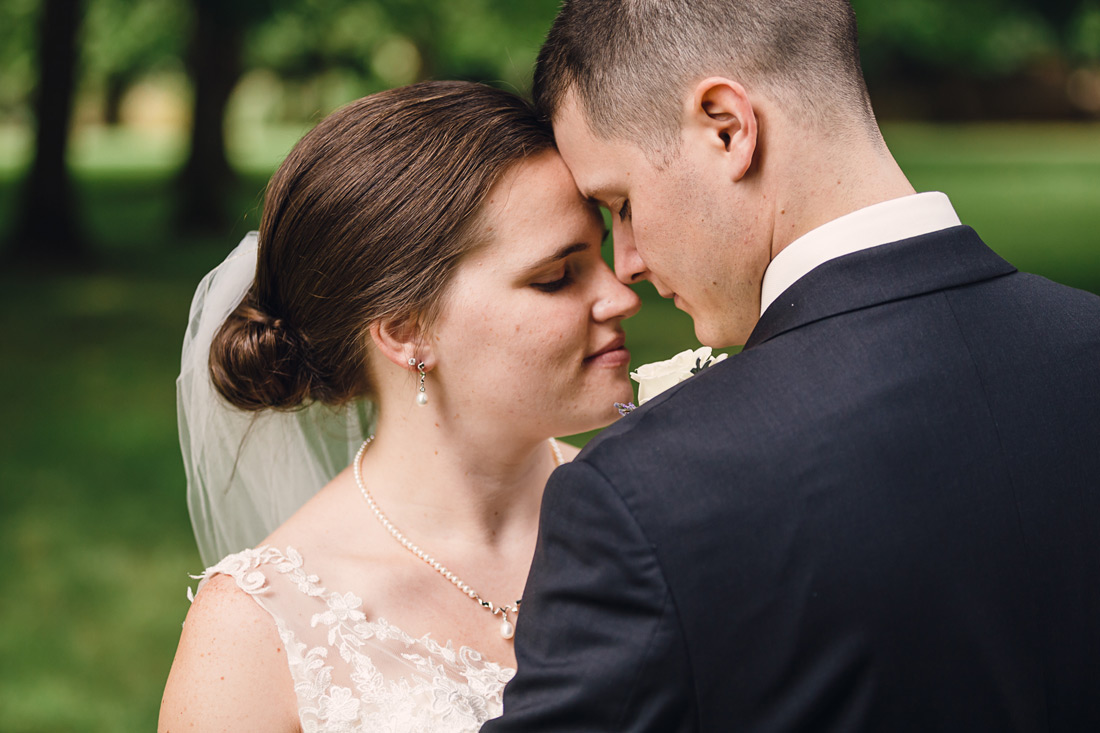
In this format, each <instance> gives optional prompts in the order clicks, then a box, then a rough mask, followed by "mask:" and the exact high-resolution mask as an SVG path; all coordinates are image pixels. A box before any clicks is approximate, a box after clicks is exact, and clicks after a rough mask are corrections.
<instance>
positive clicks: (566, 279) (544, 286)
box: [531, 267, 573, 293]
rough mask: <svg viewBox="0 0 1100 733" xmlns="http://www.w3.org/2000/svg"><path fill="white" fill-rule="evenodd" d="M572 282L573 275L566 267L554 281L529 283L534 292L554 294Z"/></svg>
mask: <svg viewBox="0 0 1100 733" xmlns="http://www.w3.org/2000/svg"><path fill="white" fill-rule="evenodd" d="M572 282H573V273H572V271H571V270H570V269H569V268H568V267H567V268H565V270H564V272H563V274H562V276H561V277H559V278H557V279H556V280H550V281H548V282H537V283H531V287H533V288H534V289H535V290H540V291H542V292H544V293H555V292H557V291H559V290H561V289H563V288H564V287H565V286H567V285H569V284H570V283H572Z"/></svg>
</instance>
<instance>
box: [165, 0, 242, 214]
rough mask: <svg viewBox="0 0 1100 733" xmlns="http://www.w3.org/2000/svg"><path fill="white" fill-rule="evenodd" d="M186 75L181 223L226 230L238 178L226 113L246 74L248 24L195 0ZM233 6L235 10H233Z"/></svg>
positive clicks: (206, 0)
mask: <svg viewBox="0 0 1100 733" xmlns="http://www.w3.org/2000/svg"><path fill="white" fill-rule="evenodd" d="M192 7H193V8H194V11H195V28H194V33H193V35H192V38H191V48H190V50H189V55H188V71H189V73H190V75H191V81H192V84H193V85H194V89H195V104H194V113H193V119H192V123H191V148H190V154H189V155H188V158H187V163H186V164H185V165H184V167H183V170H182V171H181V172H180V175H179V178H178V179H177V192H178V203H179V208H178V209H177V211H176V222H177V225H178V226H179V227H180V228H181V229H182V230H184V231H188V232H194V233H209V232H218V231H224V230H225V229H226V228H227V227H228V217H227V215H226V199H227V197H228V195H229V192H230V190H231V189H232V186H233V184H234V182H235V180H236V176H235V174H234V172H233V169H232V167H231V166H230V165H229V158H228V157H227V155H226V146H225V131H224V121H225V110H226V107H227V105H228V103H229V96H230V94H231V93H232V92H233V88H234V87H235V86H236V85H237V81H238V80H239V79H240V77H241V74H242V73H243V64H242V60H241V52H242V48H243V44H244V23H243V22H242V18H241V16H240V14H239V13H236V12H231V11H229V10H228V9H227V7H226V5H223V4H222V2H221V1H220V0H194V2H193V3H192ZM230 7H231V6H230Z"/></svg>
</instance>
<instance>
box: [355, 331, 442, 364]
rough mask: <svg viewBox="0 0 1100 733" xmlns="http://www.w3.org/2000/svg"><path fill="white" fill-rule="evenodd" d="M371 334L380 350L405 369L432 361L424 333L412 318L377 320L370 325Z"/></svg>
mask: <svg viewBox="0 0 1100 733" xmlns="http://www.w3.org/2000/svg"><path fill="white" fill-rule="evenodd" d="M370 336H371V341H373V342H374V346H375V348H377V349H378V352H379V353H380V354H382V355H383V356H384V357H386V359H388V360H389V361H390V362H392V363H394V364H396V365H398V366H400V367H401V368H403V369H408V368H409V367H412V368H414V369H415V368H416V365H417V364H418V363H420V362H425V363H430V359H428V358H427V357H428V356H429V354H427V353H426V349H427V347H426V345H425V344H424V339H423V334H422V333H421V331H420V329H419V328H418V327H417V326H416V324H415V322H414V321H413V320H412V319H402V320H400V321H397V320H380V321H375V322H374V323H372V324H371V325H370Z"/></svg>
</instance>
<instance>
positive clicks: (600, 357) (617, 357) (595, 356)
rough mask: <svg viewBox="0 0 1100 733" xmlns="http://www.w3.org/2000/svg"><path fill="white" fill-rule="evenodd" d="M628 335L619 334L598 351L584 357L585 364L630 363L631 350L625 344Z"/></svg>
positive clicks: (609, 364) (614, 365)
mask: <svg viewBox="0 0 1100 733" xmlns="http://www.w3.org/2000/svg"><path fill="white" fill-rule="evenodd" d="M625 343H626V336H623V335H621V334H620V335H619V336H616V337H615V338H614V339H613V340H611V341H610V342H608V343H607V344H605V345H604V346H603V348H601V349H599V350H598V351H595V352H593V353H592V354H589V355H588V356H586V357H585V358H584V363H585V364H591V365H593V366H602V367H621V366H625V365H627V364H629V363H630V352H629V351H627V350H626V347H625V346H624V344H625Z"/></svg>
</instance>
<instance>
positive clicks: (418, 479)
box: [362, 408, 555, 545]
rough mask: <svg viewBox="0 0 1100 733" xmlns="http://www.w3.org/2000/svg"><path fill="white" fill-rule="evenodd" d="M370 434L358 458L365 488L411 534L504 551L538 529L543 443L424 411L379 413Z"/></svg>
mask: <svg viewBox="0 0 1100 733" xmlns="http://www.w3.org/2000/svg"><path fill="white" fill-rule="evenodd" d="M479 427H480V428H481V429H478V428H479ZM375 435H376V438H375V440H374V441H373V442H372V444H371V445H370V446H369V447H368V448H367V451H366V453H365V455H364V458H363V463H362V472H363V479H364V482H365V483H366V485H367V488H368V490H369V491H370V492H371V494H372V495H373V496H374V498H375V501H376V502H377V503H378V504H379V506H380V507H381V508H382V510H383V511H384V512H385V513H387V514H388V515H389V516H390V519H391V521H393V522H394V524H396V525H397V526H399V527H401V526H403V525H404V527H405V529H406V531H407V532H409V533H410V534H411V533H413V532H415V533H416V534H422V535H423V536H433V537H450V538H453V539H454V540H456V541H458V542H463V543H466V542H468V543H471V544H490V545H498V544H499V545H507V544H511V543H513V542H525V541H527V540H528V539H529V537H530V535H531V533H532V532H533V531H534V529H535V528H536V527H537V522H538V511H539V506H540V503H541V500H542V490H543V487H544V486H545V485H546V479H547V478H548V477H549V474H550V472H551V471H552V470H553V468H554V465H555V461H554V458H553V454H552V452H551V449H550V446H549V445H548V444H547V442H546V440H545V439H542V438H526V439H523V438H519V437H517V436H516V435H515V431H514V430H508V429H507V426H504V427H503V428H501V427H500V426H473V425H470V424H459V423H458V422H456V421H454V420H450V421H444V420H440V419H436V416H435V415H434V414H433V413H432V411H430V410H425V409H423V408H415V412H411V413H408V412H406V413H401V414H396V415H393V414H391V415H386V414H385V413H384V412H383V414H382V416H381V417H380V419H379V423H378V426H377V428H376V431H375ZM399 520H400V521H399Z"/></svg>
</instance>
